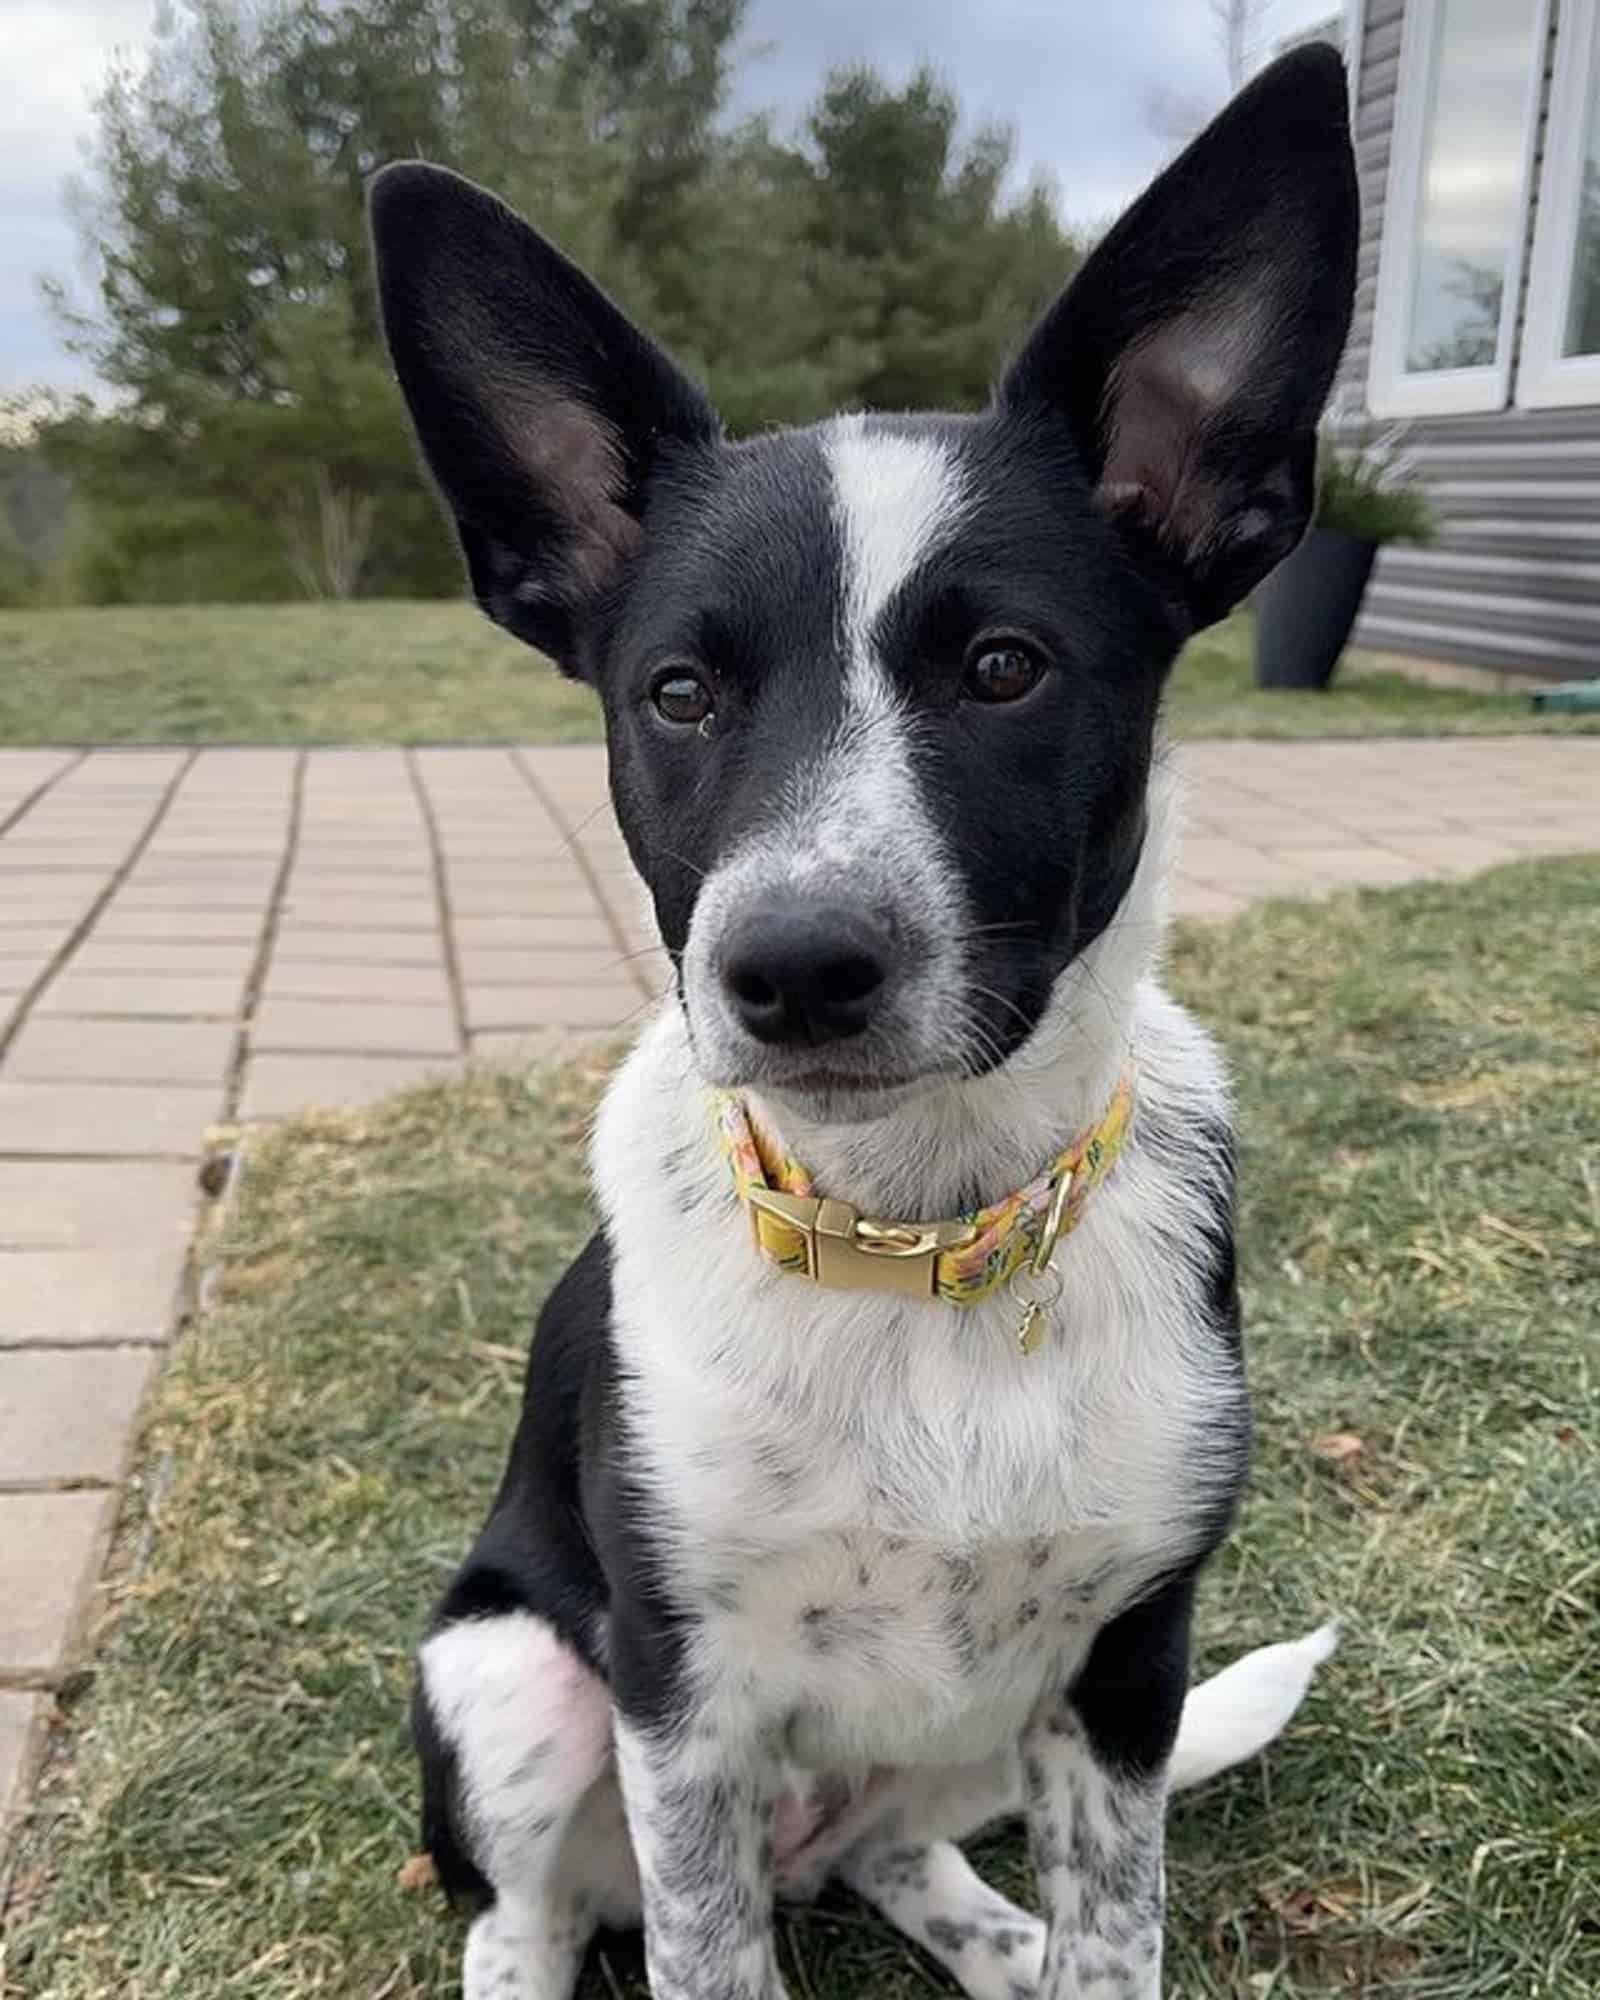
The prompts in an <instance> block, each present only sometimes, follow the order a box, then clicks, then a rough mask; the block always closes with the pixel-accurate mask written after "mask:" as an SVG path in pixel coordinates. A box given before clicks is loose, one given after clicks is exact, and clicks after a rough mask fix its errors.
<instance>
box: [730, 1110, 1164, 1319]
mask: <svg viewBox="0 0 1600 2000" xmlns="http://www.w3.org/2000/svg"><path fill="white" fill-rule="evenodd" d="M1132 1107H1133V1086H1132V1083H1131V1080H1130V1079H1129V1078H1128V1077H1126V1076H1124V1077H1123V1079H1122V1081H1121V1082H1120V1083H1119V1084H1118V1085H1117V1088H1116V1091H1115V1093H1114V1094H1113V1096H1112V1099H1111V1103H1110V1106H1109V1107H1108V1109H1107V1111H1106V1114H1105V1116H1104V1117H1103V1118H1102V1119H1101V1120H1100V1122H1099V1123H1098V1124H1097V1125H1095V1126H1092V1127H1091V1128H1090V1130H1089V1131H1087V1132H1085V1133H1082V1134H1081V1135H1080V1136H1079V1137H1078V1138H1076V1139H1074V1140H1073V1142H1072V1144H1071V1145H1070V1146H1067V1147H1065V1148H1064V1149H1063V1150H1062V1151H1061V1152H1059V1153H1057V1155H1056V1156H1055V1158H1054V1159H1053V1160H1052V1161H1051V1162H1050V1164H1049V1166H1047V1167H1046V1168H1045V1170H1044V1171H1043V1172H1042V1173H1041V1174H1039V1175H1038V1177H1037V1178H1036V1179H1034V1180H1031V1181H1029V1183H1028V1185H1027V1186H1026V1187H1025V1188H1022V1189H1020V1190H1019V1191H1018V1192H1017V1193H1016V1194H1010V1195H1007V1196H1006V1197H1005V1199H1004V1200H1003V1201H997V1202H992V1203H991V1204H990V1205H989V1206H988V1207H987V1208H978V1209H973V1210H972V1211H971V1212H970V1213H969V1214H966V1215H958V1216H955V1217H954V1218H952V1219H951V1220H950V1221H947V1222H884V1221H880V1220H878V1219H876V1218H874V1217H871V1216H865V1215H862V1214H860V1213H859V1212H858V1211H857V1210H856V1209H854V1208H852V1207H851V1206H850V1204H849V1203H848V1202H844V1201H828V1200H825V1199H823V1198H822V1197H820V1196H818V1195H817V1194H816V1193H815V1191H814V1189H813V1187H812V1182H811V1176H810V1175H809V1174H808V1173H807V1172H806V1170H805V1168H804V1167H802V1166H801V1165H800V1163H799V1162H798V1161H797V1160H795V1159H793V1158H791V1157H790V1155H789V1154H787V1153H782V1152H774V1150H773V1149H772V1148H771V1147H770V1146H765V1145H763V1142H762V1139H761V1138H760V1136H759V1135H758V1134H757V1132H756V1129H755V1127H754V1125H753V1124H752V1123H751V1120H750V1118H749V1115H748V1114H747V1113H746V1111H745V1108H744V1105H743V1104H742V1103H741V1101H740V1100H739V1098H738V1097H736V1096H735V1095H733V1093H732V1092H729V1091H722V1092H719V1093H718V1094H717V1128H718V1131H719V1133H720V1135H721V1139H722V1147H723V1151H724V1152H725V1153H726V1154H727V1157H728V1165H729V1168H730V1170H731V1171H732V1174H733V1184H734V1187H735V1188H736V1189H737V1190H738V1194H739V1199H740V1200H741V1201H742V1202H743V1203H744V1204H745V1206H746V1207H747V1208H748V1209H749V1211H750V1220H751V1224H752V1226H753V1228H754V1231H755V1239H756V1245H757V1247H758V1248H759V1250H760V1251H761V1254H762V1255H763V1256H764V1257H766V1258H767V1259H768V1260H769V1261H770V1262H772V1263H774V1264H776V1265H777V1266H778V1268H779V1269H780V1270H782V1271H788V1272H791V1273H793V1274H794V1275H795V1276H796V1277H805V1278H810V1279H812V1280H813V1281H814V1282H815V1283H817V1284H819V1285H830V1286H834V1287H836V1288H838V1289H840V1290H844V1291H873V1292H896V1293H899V1294H900V1295H902V1296H903V1297H909V1298H923V1299H928V1298H935V1299H946V1300H948V1301H949V1303H950V1304H951V1305H955V1306H970V1305H974V1304H976V1302H977V1301H978V1300H979V1299H986V1298H988V1296H989V1295H990V1293H991V1292H994V1291H997V1290H998V1289H999V1288H1000V1286H1002V1285H1005V1286H1006V1287H1008V1289H1009V1290H1010V1292H1011V1295H1012V1297H1013V1298H1014V1299H1015V1300H1016V1302H1017V1304H1018V1305H1019V1306H1020V1307H1021V1308H1022V1320H1021V1323H1020V1325H1019V1326H1018V1328H1017V1341H1018V1344H1019V1345H1020V1347H1021V1348H1022V1351H1023V1353H1024V1354H1031V1353H1032V1352H1033V1350H1034V1348H1036V1347H1037V1346H1038V1344H1039V1342H1040V1340H1041V1339H1042V1337H1043V1334H1044V1325H1045V1315H1046V1313H1047V1312H1048V1310H1049V1308H1050V1307H1051V1306H1052V1305H1054V1304H1055V1302H1056V1300H1057V1299H1058V1298H1059V1297H1060V1296H1061V1274H1060V1272H1059V1271H1057V1269H1056V1267H1055V1264H1054V1263H1053V1261H1052V1259H1053V1258H1054V1255H1055V1249H1056V1245H1057V1244H1058V1243H1059V1242H1060V1240H1061V1238H1062V1237H1063V1236H1068V1235H1070V1234H1071V1233H1072V1231H1073V1229H1074V1228H1076V1226H1077V1223H1078V1219H1079V1217H1080V1216H1081V1215H1082V1213H1083V1208H1084V1204H1085V1202H1087V1200H1088V1199H1089V1196H1090V1194H1091V1193H1092V1192H1093V1190H1094V1189H1095V1188H1097V1187H1098V1186H1099V1185H1100V1183H1101V1181H1103V1180H1104V1179H1105V1177H1106V1175H1107V1174H1108V1173H1109V1172H1110V1171H1111V1168H1112V1166H1113V1165H1114V1164H1115V1162H1116V1158H1117V1155H1118V1154H1119V1153H1120V1152H1121V1151H1122V1146H1123V1142H1124V1140H1125V1139H1126V1137H1127V1131H1128V1119H1129V1114H1130V1112H1131V1110H1132Z"/></svg>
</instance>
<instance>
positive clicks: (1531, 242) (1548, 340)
mask: <svg viewBox="0 0 1600 2000" xmlns="http://www.w3.org/2000/svg"><path fill="white" fill-rule="evenodd" d="M1338 39H1340V40H1342V41H1343V44H1344V47H1345V50H1346V55H1347V60H1348V62H1349V66H1350V71H1351V77H1352V97H1353V99H1354V110H1353V117H1354V125H1355V140H1356V155H1357V162H1358V166H1359V171H1360V178H1361V196H1362V207H1363V222H1362V238H1361V265H1360V288H1359V291H1358V293H1357V300H1356V316H1355V324H1354V327H1353V329H1352V332H1351V338H1350V345H1349V348H1348V350H1347V353H1346V357H1345V363H1344V369H1343V373H1342V376H1341V383H1340V388H1341V396H1342V399H1343V402H1344V405H1345V407H1346V408H1352V409H1355V410H1358V411H1360V412H1361V413H1363V414H1364V416H1365V417H1367V418H1370V419H1372V420H1375V421H1378V420H1381V421H1389V420H1396V421H1400V422H1403V423H1404V424H1405V425H1406V427H1407V446H1408V448H1409V449H1410V450H1411V452H1412V453H1413V455H1414V457H1415V460H1416V463H1417V470H1418V472H1419V473H1420V474H1421V476H1422V477H1423V478H1424V479H1425V480H1426V481H1427V484H1428V488H1429V491H1430V495H1431V497H1432V498H1433V500H1434V501H1435V503H1436V506H1437V509H1438V512H1439V517H1440V533H1439V538H1438V540H1437V542H1436V543H1434V544H1433V545H1432V546H1430V547H1428V548H1424V549H1417V548H1407V547H1403V546H1395V547H1391V548H1387V549H1385V550H1384V551H1383V553H1382V555H1381V556H1380V558H1379V562H1378V567H1377V569H1376V571H1375V572H1374V575H1373V580H1372V585H1371V588H1370V589H1369V591H1368V594H1367V598H1366V602H1365V605H1364V607H1363V611H1362V616H1361V619H1360V622H1359V624H1358V625H1357V628H1356V634H1355V637H1356V642H1357V643H1358V644H1360V645H1364V646H1368V647H1372V648H1375V649H1377V650H1379V651H1382V652H1387V653H1397V654H1409V655H1413V656H1419V657H1423V658H1428V659H1434V660H1448V661H1459V662H1464V663H1466V664H1468V665H1473V666H1479V667H1489V668H1495V669H1500V670H1502V671H1506V672H1510V673H1517V674H1528V675H1532V676H1535V677H1538V678H1542V679H1546V680H1549V679H1557V678H1565V677H1571V676H1583V677H1588V676H1592V675H1596V674H1600V0H1349V5H1348V7H1347V10H1346V13H1345V17H1344V20H1343V22H1342V23H1341V24H1340V29H1339V33H1338Z"/></svg>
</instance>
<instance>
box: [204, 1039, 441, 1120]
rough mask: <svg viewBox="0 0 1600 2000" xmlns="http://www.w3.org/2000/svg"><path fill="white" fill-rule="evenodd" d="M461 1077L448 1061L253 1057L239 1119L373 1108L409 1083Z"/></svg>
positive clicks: (387, 1057)
mask: <svg viewBox="0 0 1600 2000" xmlns="http://www.w3.org/2000/svg"><path fill="white" fill-rule="evenodd" d="M460 1073H461V1064H460V1062H459V1061H458V1060H456V1059H453V1058H449V1057H445V1056H369V1055H347V1056H346V1055H339V1056H330V1055H258V1056H252V1057H251V1059H250V1062H249V1065H248V1067H247V1068H246V1070H245V1087H244V1100H243V1102H242V1104H241V1106H240V1116H241V1117H244V1118H292V1117H294V1116H295V1115H296V1114H297V1113H299V1112H301V1111H308V1110H310V1109H311V1107H312V1106H313V1105H339V1104H371V1103H373V1102H374V1101H375V1100H376V1099H378V1098H380V1097H387V1096H388V1094H389V1092H390V1091H392V1090H403V1089H404V1088H405V1087H406V1086H407V1085H408V1084H413V1083H422V1082H424V1081H426V1080H428V1079H430V1078H435V1077H449V1076H459V1075H460Z"/></svg>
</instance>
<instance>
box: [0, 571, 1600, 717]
mask: <svg viewBox="0 0 1600 2000" xmlns="http://www.w3.org/2000/svg"><path fill="white" fill-rule="evenodd" d="M1169 709H1170V715H1171V719H1172V722H1173V724H1174V727H1175V728H1176V731H1177V733H1178V734H1179V735H1180V736H1235V735H1237V736H1405V735H1439V734H1454V733H1462V732H1471V733H1491V732H1494V731H1498V730H1518V731H1540V732H1545V731H1558V732H1564V733H1571V732H1573V731H1575V730H1600V716H1586V717H1585V716H1577V717H1574V716H1543V715H1536V714H1535V713H1534V712H1533V710H1532V709H1530V708H1529V706H1528V702H1527V698H1526V696H1523V695H1494V694H1472V693H1462V692H1458V691H1456V690H1452V689H1442V688H1432V687H1425V686H1422V685H1420V684H1418V683H1416V682H1413V681H1408V680H1404V679H1402V678H1401V677H1400V676H1399V675H1397V674H1392V673H1383V674H1363V675H1360V676H1356V675H1346V676H1345V677H1344V678H1342V679H1341V680H1339V681H1337V682H1336V683H1335V685H1334V687H1333V688H1332V689H1331V690H1330V691H1329V692H1328V693H1327V694H1306V693H1298V692H1280V691H1274V692H1270V693H1267V692H1263V691H1262V690H1261V689H1258V688H1257V687H1256V686H1255V685H1254V682H1253V680H1252V678H1251V669H1250V628H1249V625H1248V622H1247V621H1246V620H1244V619H1235V620H1234V621H1232V622H1231V623H1230V624H1228V625H1225V626H1222V627H1221V628H1219V629H1218V630H1217V631H1215V632H1212V633H1208V634H1206V635H1205V636H1204V637H1202V638H1201V639H1199V640H1197V641H1196V642H1195V643H1194V644H1193V645H1192V646H1191V647H1190V648H1189V650H1188V651H1187V652H1186V653H1185V655H1184V657H1183V659H1182V660H1181V661H1180V662H1179V665H1178V668H1177V672H1176V674H1175V676H1174V679H1173V684H1172V692H1171V697H1170V703H1169ZM599 731H600V714H599V707H598V704H597V703H596V702H595V701H594V699H593V697H592V696H590V695H589V694H587V693H586V692H585V691H584V690H583V689H582V688H581V687H575V686H574V685H573V684H572V683H571V682H570V681H564V680H562V679H561V677H560V676H559V675H558V674H557V673H555V671H554V670H553V669H552V668H550V667H549V666H547V665H545V664H543V663H542V662H541V661H539V660H538V659H537V658H536V657H535V656H534V655H533V654H531V653H530V652H529V651H528V650H527V648H526V647H523V646H520V645H518V644H517V643H516V642H515V641H514V640H512V639H508V638H506V637H505V636H504V634H502V633H500V632H497V631H496V630H495V629H494V627H493V626H491V625H490V624H489V623H488V621H487V620H486V619H484V618H482V617H480V616H479V615H478V614H477V613H476V612H474V611H473V610H471V609H470V608H469V607H468V606H467V605H465V604H457V603H425V604H398V603H390V602H385V603H359V604H280V605H173V606H157V607H140V608H131V609H118V610H104V611H0V744H19V743H111V742H147V743H206V742H212V743H215V742H230V743H244V742H248V743H363V742H367V743H379V742H381V743H419V742H444V741H451V740H454V741H462V740H472V739H483V738H488V739H492V740H497V741H519V742H545V743H570V742H580V741H585V740H592V739H594V738H596V737H598V735H599Z"/></svg>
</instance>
